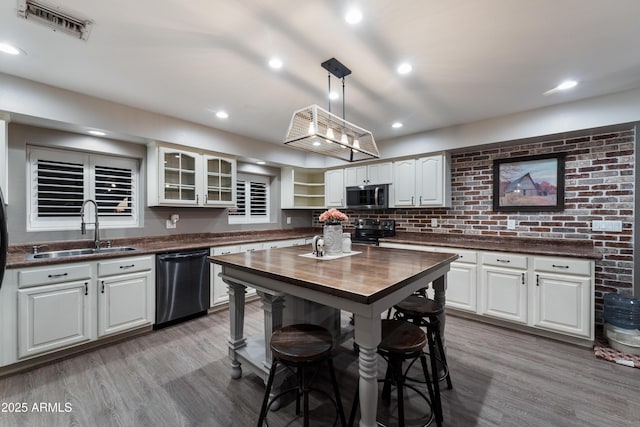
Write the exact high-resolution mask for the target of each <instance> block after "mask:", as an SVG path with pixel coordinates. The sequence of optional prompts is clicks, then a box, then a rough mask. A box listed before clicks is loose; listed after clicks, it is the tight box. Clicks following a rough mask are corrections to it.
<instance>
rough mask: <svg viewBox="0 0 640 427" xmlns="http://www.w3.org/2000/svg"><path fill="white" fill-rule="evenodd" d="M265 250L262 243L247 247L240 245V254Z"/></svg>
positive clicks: (249, 244)
mask: <svg viewBox="0 0 640 427" xmlns="http://www.w3.org/2000/svg"><path fill="white" fill-rule="evenodd" d="M261 249H263V244H262V243H247V244H246V245H240V252H253V251H259V250H261Z"/></svg>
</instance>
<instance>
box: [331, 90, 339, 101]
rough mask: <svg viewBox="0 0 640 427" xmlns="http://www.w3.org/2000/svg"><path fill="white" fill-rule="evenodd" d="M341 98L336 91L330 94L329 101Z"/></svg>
mask: <svg viewBox="0 0 640 427" xmlns="http://www.w3.org/2000/svg"><path fill="white" fill-rule="evenodd" d="M339 97H340V95H338V92H334V91H331V92H329V99H330V100H332V101H335V100H336V99H338V98H339Z"/></svg>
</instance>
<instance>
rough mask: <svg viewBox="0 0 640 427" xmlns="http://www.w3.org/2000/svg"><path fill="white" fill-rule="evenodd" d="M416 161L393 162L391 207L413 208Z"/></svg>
mask: <svg viewBox="0 0 640 427" xmlns="http://www.w3.org/2000/svg"><path fill="white" fill-rule="evenodd" d="M415 171H416V161H415V160H414V159H408V160H400V161H397V162H393V205H394V206H395V207H400V206H414V204H415V194H416V176H415Z"/></svg>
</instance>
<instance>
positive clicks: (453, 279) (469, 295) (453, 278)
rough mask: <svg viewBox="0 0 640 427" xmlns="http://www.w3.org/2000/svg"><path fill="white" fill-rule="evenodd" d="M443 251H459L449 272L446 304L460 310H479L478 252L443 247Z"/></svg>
mask: <svg viewBox="0 0 640 427" xmlns="http://www.w3.org/2000/svg"><path fill="white" fill-rule="evenodd" d="M439 250H440V251H441V252H451V253H457V254H458V259H457V260H456V261H454V262H452V263H451V269H450V270H449V273H447V292H446V298H447V302H446V306H447V307H453V308H456V309H458V310H464V311H470V312H473V313H475V312H476V311H477V289H478V264H477V262H478V261H477V259H478V254H477V253H476V252H475V251H469V250H462V249H453V248H442V249H439Z"/></svg>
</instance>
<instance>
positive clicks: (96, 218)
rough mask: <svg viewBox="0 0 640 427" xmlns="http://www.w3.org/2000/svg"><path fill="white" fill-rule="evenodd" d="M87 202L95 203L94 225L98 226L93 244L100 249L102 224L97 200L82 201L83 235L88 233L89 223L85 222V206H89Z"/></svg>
mask: <svg viewBox="0 0 640 427" xmlns="http://www.w3.org/2000/svg"><path fill="white" fill-rule="evenodd" d="M87 203H93V206H94V208H95V219H94V220H93V225H95V227H96V228H95V230H94V238H93V245H94V248H95V249H100V224H99V223H98V204H97V203H96V202H95V200H92V199H87V200H85V201H84V203H82V209H80V218H81V221H82V222H81V223H80V232H81V233H82V234H83V235H84V234H87V223H86V222H84V208H85V206H87ZM89 224H91V223H89Z"/></svg>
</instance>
